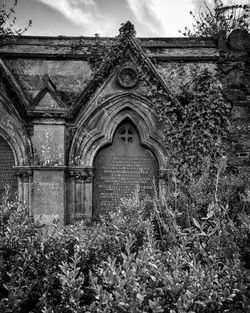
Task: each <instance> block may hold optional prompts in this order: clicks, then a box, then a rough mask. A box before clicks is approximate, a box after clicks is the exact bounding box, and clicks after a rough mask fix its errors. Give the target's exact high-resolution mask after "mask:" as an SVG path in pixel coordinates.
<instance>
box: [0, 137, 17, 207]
mask: <svg viewBox="0 0 250 313" xmlns="http://www.w3.org/2000/svg"><path fill="white" fill-rule="evenodd" d="M14 165H15V160H14V155H13V152H12V149H11V147H10V146H9V144H8V143H7V142H6V140H5V139H4V138H2V137H1V136H0V202H1V198H2V196H3V194H4V190H5V189H4V187H6V186H8V185H9V186H10V187H11V189H10V191H11V193H10V197H11V198H13V197H14V195H15V192H16V191H17V178H16V177H15V175H14V170H13V166H14Z"/></svg>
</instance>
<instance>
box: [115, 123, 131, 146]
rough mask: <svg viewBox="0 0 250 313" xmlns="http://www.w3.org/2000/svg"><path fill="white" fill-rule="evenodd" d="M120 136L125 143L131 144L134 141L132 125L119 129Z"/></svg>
mask: <svg viewBox="0 0 250 313" xmlns="http://www.w3.org/2000/svg"><path fill="white" fill-rule="evenodd" d="M118 133H119V138H120V140H121V141H122V142H123V143H126V144H129V143H132V142H133V141H134V135H135V134H134V130H133V128H132V127H130V126H127V125H126V126H122V127H121V128H120V130H119V132H118Z"/></svg>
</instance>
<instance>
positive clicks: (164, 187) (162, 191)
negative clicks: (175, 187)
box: [159, 169, 167, 205]
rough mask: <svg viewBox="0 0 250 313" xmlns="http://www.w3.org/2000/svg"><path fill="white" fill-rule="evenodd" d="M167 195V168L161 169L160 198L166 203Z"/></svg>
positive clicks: (162, 202)
mask: <svg viewBox="0 0 250 313" xmlns="http://www.w3.org/2000/svg"><path fill="white" fill-rule="evenodd" d="M166 196H167V170H164V169H161V170H159V199H160V202H161V204H162V205H164V203H165V200H166Z"/></svg>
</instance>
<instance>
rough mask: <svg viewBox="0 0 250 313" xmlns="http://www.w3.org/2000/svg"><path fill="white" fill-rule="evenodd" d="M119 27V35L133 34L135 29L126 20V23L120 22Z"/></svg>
mask: <svg viewBox="0 0 250 313" xmlns="http://www.w3.org/2000/svg"><path fill="white" fill-rule="evenodd" d="M121 25H122V26H121V28H120V29H119V32H120V36H135V35H136V31H135V27H134V24H132V23H131V22H130V21H127V22H126V23H122V24H121Z"/></svg>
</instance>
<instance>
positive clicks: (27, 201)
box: [15, 166, 33, 214]
mask: <svg viewBox="0 0 250 313" xmlns="http://www.w3.org/2000/svg"><path fill="white" fill-rule="evenodd" d="M15 171H16V175H17V177H18V200H19V202H22V203H24V205H26V206H27V208H28V210H29V212H30V213H31V214H32V213H33V212H32V196H33V195H32V192H33V171H32V169H31V168H30V167H19V166H18V167H17V166H16V167H15Z"/></svg>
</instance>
